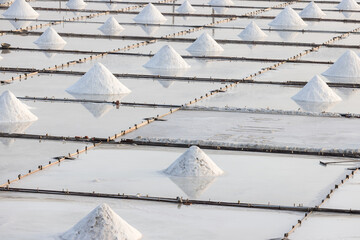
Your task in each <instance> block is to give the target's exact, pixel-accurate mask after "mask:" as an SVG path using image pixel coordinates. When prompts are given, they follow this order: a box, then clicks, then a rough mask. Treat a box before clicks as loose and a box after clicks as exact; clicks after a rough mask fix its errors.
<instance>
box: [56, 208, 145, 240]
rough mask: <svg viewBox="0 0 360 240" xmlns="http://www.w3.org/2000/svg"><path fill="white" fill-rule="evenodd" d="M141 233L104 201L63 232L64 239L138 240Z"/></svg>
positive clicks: (62, 237)
mask: <svg viewBox="0 0 360 240" xmlns="http://www.w3.org/2000/svg"><path fill="white" fill-rule="evenodd" d="M141 237H142V235H141V233H140V232H139V231H138V230H136V229H135V228H134V227H132V226H130V225H129V224H128V223H127V222H126V221H125V220H124V219H122V218H121V217H120V216H119V215H117V214H116V213H115V212H114V211H113V210H112V209H111V208H110V207H109V205H107V204H106V203H103V204H101V205H99V206H98V207H96V208H95V209H94V210H93V211H91V212H90V213H89V214H88V215H86V216H85V217H84V218H83V219H81V220H80V221H79V222H78V223H77V224H76V225H75V226H74V227H72V228H71V229H69V230H68V231H67V232H65V233H63V234H61V236H60V238H61V239H64V240H70V239H71V240H100V239H103V240H105V239H109V240H110V239H117V240H138V239H141Z"/></svg>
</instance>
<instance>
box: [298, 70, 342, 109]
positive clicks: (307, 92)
mask: <svg viewBox="0 0 360 240" xmlns="http://www.w3.org/2000/svg"><path fill="white" fill-rule="evenodd" d="M292 99H294V100H296V101H304V102H338V101H341V98H340V97H339V96H338V95H337V94H336V93H335V92H334V91H333V90H332V89H331V88H330V87H329V86H328V85H327V84H326V82H325V81H324V80H322V79H321V77H320V76H319V75H315V76H314V77H313V78H312V79H311V80H310V81H309V82H308V83H307V84H306V85H305V86H304V87H303V88H302V89H301V90H300V91H299V92H298V93H297V94H296V95H295V96H293V97H292Z"/></svg>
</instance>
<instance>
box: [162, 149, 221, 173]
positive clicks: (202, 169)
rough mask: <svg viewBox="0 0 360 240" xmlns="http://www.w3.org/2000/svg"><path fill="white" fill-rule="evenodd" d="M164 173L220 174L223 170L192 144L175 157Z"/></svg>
mask: <svg viewBox="0 0 360 240" xmlns="http://www.w3.org/2000/svg"><path fill="white" fill-rule="evenodd" d="M164 173H166V174H168V175H171V176H177V177H209V176H220V175H222V174H223V173H224V172H223V171H222V170H221V169H220V168H219V167H218V166H217V165H216V164H215V163H214V162H213V161H212V160H211V158H210V157H209V156H208V155H206V153H205V152H204V151H203V150H201V149H200V148H199V147H197V146H192V147H190V148H189V149H188V150H186V152H184V153H183V154H182V155H181V156H180V157H178V158H177V159H176V161H175V162H173V163H172V164H171V165H170V166H169V167H168V168H167V169H165V170H164Z"/></svg>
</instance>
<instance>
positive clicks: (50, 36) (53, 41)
mask: <svg viewBox="0 0 360 240" xmlns="http://www.w3.org/2000/svg"><path fill="white" fill-rule="evenodd" d="M34 43H35V44H37V45H43V46H51V45H65V44H66V41H65V40H64V39H63V38H62V37H61V36H60V35H59V34H58V33H57V32H56V31H55V29H53V28H52V27H48V28H47V29H46V30H45V31H44V32H43V34H41V36H40V37H39V38H38V39H37V40H36V41H35V42H34Z"/></svg>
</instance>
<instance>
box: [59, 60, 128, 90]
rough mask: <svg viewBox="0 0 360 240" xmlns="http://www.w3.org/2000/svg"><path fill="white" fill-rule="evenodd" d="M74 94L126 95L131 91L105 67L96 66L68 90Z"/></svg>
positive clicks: (97, 64) (98, 64)
mask: <svg viewBox="0 0 360 240" xmlns="http://www.w3.org/2000/svg"><path fill="white" fill-rule="evenodd" d="M66 91H68V92H69V93H73V94H104V95H106V94H124V93H130V92H131V91H130V89H128V88H127V87H126V86H124V85H123V84H122V83H121V82H120V81H119V80H118V79H117V78H116V77H115V76H114V75H113V74H112V73H111V72H110V71H109V70H108V69H107V68H106V67H105V66H104V65H102V64H101V63H95V65H94V66H93V67H92V68H91V69H90V70H89V71H88V72H86V73H85V74H84V75H83V76H82V77H81V78H80V79H79V80H78V81H77V82H76V83H74V84H73V85H72V86H70V87H69V88H68V89H66Z"/></svg>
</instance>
